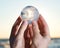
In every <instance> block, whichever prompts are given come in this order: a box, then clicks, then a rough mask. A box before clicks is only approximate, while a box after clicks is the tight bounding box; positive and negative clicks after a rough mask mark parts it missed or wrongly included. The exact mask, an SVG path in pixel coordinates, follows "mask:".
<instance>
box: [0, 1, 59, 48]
mask: <svg viewBox="0 0 60 48" xmlns="http://www.w3.org/2000/svg"><path fill="white" fill-rule="evenodd" d="M28 5H31V6H35V7H36V8H37V9H38V11H39V13H40V14H41V15H42V16H43V17H44V18H45V20H46V22H47V24H48V26H49V29H50V35H51V42H50V44H49V47H48V48H60V0H0V48H10V47H9V37H10V33H11V28H12V26H13V24H14V22H15V20H16V19H17V18H18V16H19V15H20V13H21V10H22V9H23V8H24V7H25V6H28Z"/></svg>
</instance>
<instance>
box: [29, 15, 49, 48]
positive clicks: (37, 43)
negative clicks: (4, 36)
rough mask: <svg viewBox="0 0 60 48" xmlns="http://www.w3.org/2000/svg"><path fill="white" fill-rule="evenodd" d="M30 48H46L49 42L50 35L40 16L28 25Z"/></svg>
mask: <svg viewBox="0 0 60 48" xmlns="http://www.w3.org/2000/svg"><path fill="white" fill-rule="evenodd" d="M29 27H30V33H31V37H32V38H31V42H32V43H31V48H47V47H48V45H49V42H50V33H49V28H48V25H47V23H46V22H45V20H44V18H43V17H42V16H40V17H39V20H38V21H37V22H36V21H33V23H32V24H30V26H29Z"/></svg>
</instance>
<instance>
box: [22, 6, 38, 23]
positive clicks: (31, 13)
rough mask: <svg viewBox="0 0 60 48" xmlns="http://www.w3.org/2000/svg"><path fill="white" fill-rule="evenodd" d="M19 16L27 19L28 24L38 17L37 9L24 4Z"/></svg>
mask: <svg viewBox="0 0 60 48" xmlns="http://www.w3.org/2000/svg"><path fill="white" fill-rule="evenodd" d="M21 18H22V20H27V21H28V23H29V24H30V23H31V22H32V21H33V20H37V19H38V18H39V12H38V10H37V9H36V8H35V7H33V6H26V7H25V8H24V9H23V10H22V11H21Z"/></svg>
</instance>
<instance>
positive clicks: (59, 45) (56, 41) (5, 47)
mask: <svg viewBox="0 0 60 48" xmlns="http://www.w3.org/2000/svg"><path fill="white" fill-rule="evenodd" d="M0 48H10V45H9V39H0ZM48 48H60V38H51V42H50V44H49V46H48Z"/></svg>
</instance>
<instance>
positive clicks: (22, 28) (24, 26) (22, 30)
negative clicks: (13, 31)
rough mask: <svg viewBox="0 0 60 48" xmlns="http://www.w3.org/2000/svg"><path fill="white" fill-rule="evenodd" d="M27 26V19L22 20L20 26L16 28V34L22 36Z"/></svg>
mask: <svg viewBox="0 0 60 48" xmlns="http://www.w3.org/2000/svg"><path fill="white" fill-rule="evenodd" d="M27 26H28V22H27V21H23V23H22V24H21V26H20V28H19V30H18V35H17V36H19V37H23V36H24V32H25V30H26V28H27Z"/></svg>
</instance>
